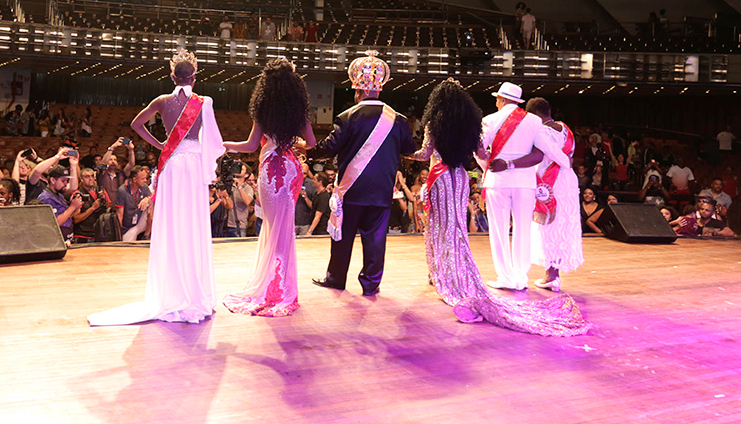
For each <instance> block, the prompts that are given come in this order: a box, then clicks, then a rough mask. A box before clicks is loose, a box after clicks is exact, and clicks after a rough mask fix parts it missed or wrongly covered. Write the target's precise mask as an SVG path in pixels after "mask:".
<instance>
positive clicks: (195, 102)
mask: <svg viewBox="0 0 741 424" xmlns="http://www.w3.org/2000/svg"><path fill="white" fill-rule="evenodd" d="M204 100H205V99H204V98H203V97H201V96H199V95H197V94H195V93H193V94H191V96H190V98H188V103H186V104H185V107H184V108H183V111H182V112H180V117H179V118H178V122H177V123H176V124H175V126H174V127H173V128H172V131H171V132H170V136H169V137H167V141H165V147H164V148H163V149H162V153H161V154H160V160H159V162H157V177H158V178H157V180H159V176H160V175H162V170H163V169H164V168H165V165H166V164H167V161H168V160H169V159H170V156H172V154H173V153H175V149H177V148H178V146H179V145H180V142H182V141H183V139H185V136H186V135H187V134H188V132H190V129H191V128H192V127H193V124H194V123H195V122H196V119H197V118H198V115H200V114H201V108H203V101H204ZM157 180H155V181H154V194H153V195H152V202H154V199H155V198H156V197H157Z"/></svg>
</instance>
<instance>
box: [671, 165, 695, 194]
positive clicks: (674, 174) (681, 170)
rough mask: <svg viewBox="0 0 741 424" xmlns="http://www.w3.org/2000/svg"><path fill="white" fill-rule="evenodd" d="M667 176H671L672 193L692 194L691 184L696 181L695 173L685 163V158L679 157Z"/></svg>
mask: <svg viewBox="0 0 741 424" xmlns="http://www.w3.org/2000/svg"><path fill="white" fill-rule="evenodd" d="M666 176H667V177H668V178H671V190H670V192H671V194H672V195H690V194H692V193H691V192H692V190H691V189H692V187H690V185H691V184H694V182H695V175H694V174H693V173H692V170H691V169H690V168H689V167H688V166H686V165H685V164H684V159H682V158H677V159H676V161H675V163H674V165H672V166H671V167H670V168H669V170H668V171H666Z"/></svg>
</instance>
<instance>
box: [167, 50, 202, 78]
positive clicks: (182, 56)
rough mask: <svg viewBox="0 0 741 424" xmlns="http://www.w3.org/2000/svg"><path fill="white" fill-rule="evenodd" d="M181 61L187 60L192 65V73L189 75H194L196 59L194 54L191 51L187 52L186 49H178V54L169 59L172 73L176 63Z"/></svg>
mask: <svg viewBox="0 0 741 424" xmlns="http://www.w3.org/2000/svg"><path fill="white" fill-rule="evenodd" d="M182 62H188V63H190V64H191V65H193V74H192V75H191V76H193V75H195V74H196V72H198V61H197V60H196V55H194V54H193V53H188V51H187V50H185V49H180V51H179V52H178V54H176V55H175V56H173V57H172V59H170V71H171V72H172V73H175V66H177V64H178V63H182Z"/></svg>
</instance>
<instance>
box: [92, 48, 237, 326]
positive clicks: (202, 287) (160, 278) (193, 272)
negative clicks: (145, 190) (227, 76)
mask: <svg viewBox="0 0 741 424" xmlns="http://www.w3.org/2000/svg"><path fill="white" fill-rule="evenodd" d="M170 69H171V71H172V73H171V75H170V77H171V79H172V81H173V82H174V83H175V90H174V91H173V92H172V93H171V94H165V95H162V96H159V97H157V98H156V99H154V100H153V101H152V102H151V103H150V104H149V105H148V106H147V107H146V108H144V109H143V110H142V111H141V112H139V114H138V115H137V116H136V118H134V120H133V121H132V122H131V128H132V129H134V131H136V132H137V133H138V134H139V135H140V136H141V137H142V139H144V140H145V141H146V142H148V143H150V144H151V145H153V146H154V147H156V148H158V149H161V150H162V153H161V154H160V158H159V163H158V166H157V171H158V173H157V175H156V179H155V182H154V184H155V192H154V195H153V197H152V201H153V202H154V217H153V223H152V242H151V244H150V247H149V268H148V272H147V288H146V294H145V297H144V302H137V303H131V304H128V305H124V306H121V307H118V308H115V309H112V310H109V311H105V312H100V313H97V314H93V315H91V316H89V317H88V321H89V322H90V325H123V324H132V323H136V322H143V321H148V320H153V319H158V320H163V321H171V322H172V321H175V322H190V323H197V322H200V321H202V320H204V319H205V318H206V317H208V316H209V315H211V313H212V312H213V308H214V306H216V302H217V299H216V290H215V285H214V270H213V251H212V247H211V221H210V213H209V201H208V185H209V184H210V183H211V182H212V181H213V180H214V178H216V173H215V169H216V159H217V158H218V157H219V156H221V155H222V154H223V153H224V147H223V145H222V139H221V133H220V132H219V127H218V126H217V124H216V119H215V117H214V109H213V100H212V99H211V98H210V97H205V96H199V95H197V94H195V93H194V92H193V84H194V83H195V79H196V72H197V70H198V63H197V61H196V58H195V56H194V55H193V54H192V53H188V52H186V51H185V50H181V51H180V52H179V53H178V54H177V55H176V56H175V57H173V58H172V60H171V61H170ZM157 113H159V114H160V115H161V116H162V121H163V123H164V124H165V128H166V129H167V134H168V137H167V141H165V143H164V144H162V143H160V142H159V141H158V140H157V139H156V138H155V137H154V136H153V135H152V134H151V133H150V132H149V130H147V128H146V126H145V124H146V123H147V122H148V121H149V119H150V118H152V117H153V116H154V115H155V114H157Z"/></svg>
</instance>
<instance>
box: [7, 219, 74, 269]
mask: <svg viewBox="0 0 741 424" xmlns="http://www.w3.org/2000/svg"><path fill="white" fill-rule="evenodd" d="M65 254H67V246H66V245H65V244H64V239H63V238H62V232H61V231H60V230H59V225H57V218H56V217H55V216H54V212H53V211H52V209H51V206H49V205H33V206H11V207H3V208H0V264H10V263H16V262H29V261H48V260H52V259H62V258H63V257H64V255H65Z"/></svg>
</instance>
